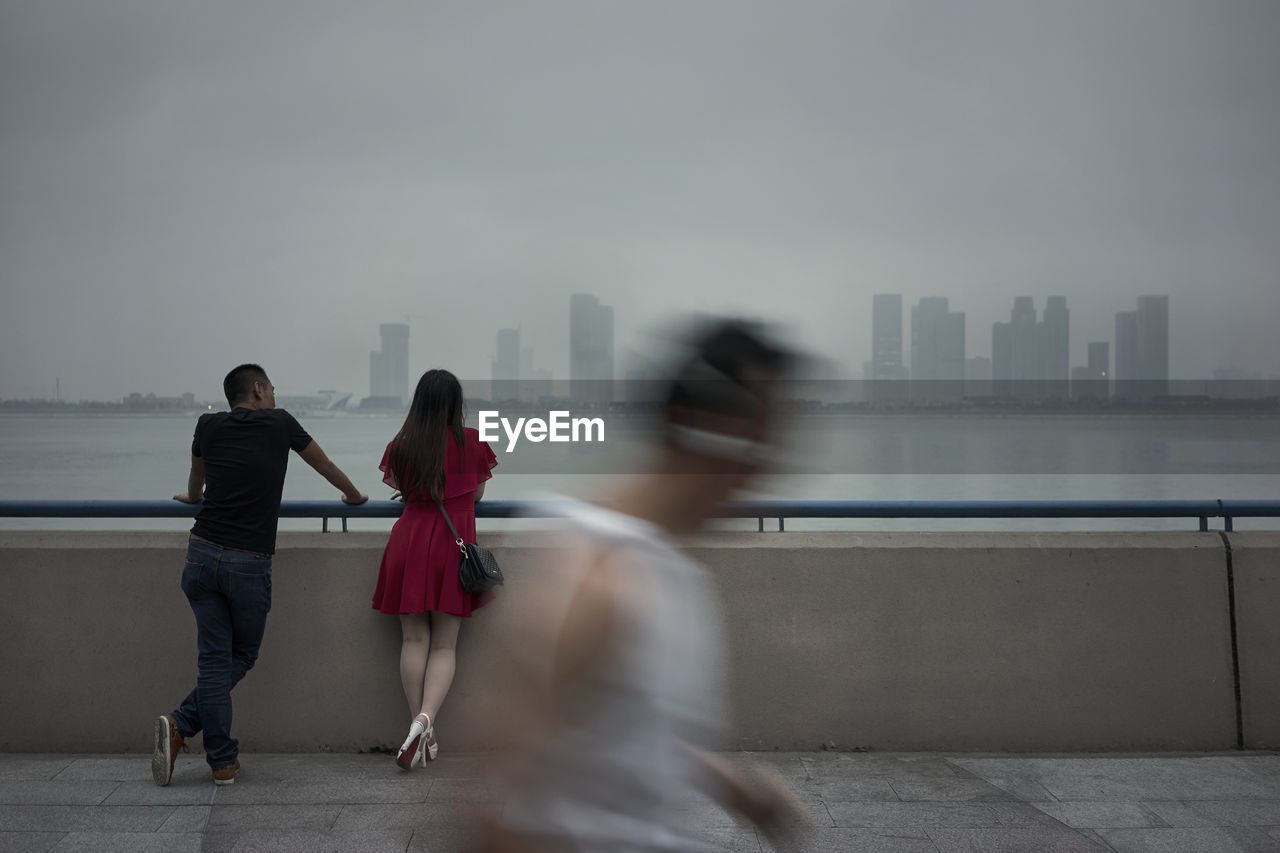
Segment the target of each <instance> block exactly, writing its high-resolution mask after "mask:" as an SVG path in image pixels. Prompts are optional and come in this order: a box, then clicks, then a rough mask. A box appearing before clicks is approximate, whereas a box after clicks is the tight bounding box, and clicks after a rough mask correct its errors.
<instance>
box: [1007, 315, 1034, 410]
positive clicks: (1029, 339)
mask: <svg viewBox="0 0 1280 853" xmlns="http://www.w3.org/2000/svg"><path fill="white" fill-rule="evenodd" d="M1009 325H1010V326H1011V330H1010V332H1011V339H1012V340H1011V348H1012V361H1013V393H1014V396H1017V397H1034V396H1036V394H1037V393H1039V388H1038V384H1039V380H1040V350H1039V347H1038V346H1037V344H1038V343H1039V337H1040V336H1039V335H1038V334H1037V329H1036V305H1035V302H1034V301H1033V300H1032V298H1031V297H1030V296H1015V297H1014V299H1013V311H1012V312H1011V315H1010V324H1009Z"/></svg>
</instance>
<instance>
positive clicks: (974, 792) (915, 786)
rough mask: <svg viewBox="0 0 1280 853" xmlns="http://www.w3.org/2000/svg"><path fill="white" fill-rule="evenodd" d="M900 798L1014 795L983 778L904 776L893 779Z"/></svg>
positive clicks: (1006, 797) (953, 799)
mask: <svg viewBox="0 0 1280 853" xmlns="http://www.w3.org/2000/svg"><path fill="white" fill-rule="evenodd" d="M889 785H890V786H892V788H893V791H894V793H896V794H897V795H898V799H900V800H902V801H903V802H911V801H917V800H921V801H929V802H967V801H970V800H1012V799H1013V797H1012V795H1010V794H1009V792H1008V791H1005V790H1004V789H1002V788H998V787H996V786H995V785H992V784H991V783H990V782H987V781H985V780H983V779H958V778H950V779H948V778H936V779H935V778H924V779H914V778H910V777H908V778H902V779H891V780H889Z"/></svg>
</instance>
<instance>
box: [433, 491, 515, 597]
mask: <svg viewBox="0 0 1280 853" xmlns="http://www.w3.org/2000/svg"><path fill="white" fill-rule="evenodd" d="M436 506H438V507H440V514H441V515H443V516H444V522H445V524H447V525H449V531H450V532H451V533H452V534H453V541H454V542H456V543H457V544H458V550H459V551H461V555H460V559H459V560H458V580H459V582H461V584H462V588H463V589H465V590H466V591H467V592H469V593H471V594H472V595H479V594H480V593H482V592H488V591H489V590H491V589H493V588H494V587H495V586H498V585H499V584H501V583H502V582H503V580H504V579H503V577H502V569H500V568H498V561H497V560H496V559H494V556H493V554H492V553H491V552H490V551H489V549H488V548H481V547H480V546H479V545H476V544H474V543H471V544H467V543H466V542H463V541H462V537H461V536H459V535H458V528H456V527H454V526H453V519H451V518H449V513H448V511H447V510H445V508H444V504H443V503H441V502H440V501H439V500H438V499H437V500H436Z"/></svg>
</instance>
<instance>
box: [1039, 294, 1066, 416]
mask: <svg viewBox="0 0 1280 853" xmlns="http://www.w3.org/2000/svg"><path fill="white" fill-rule="evenodd" d="M1070 320H1071V315H1070V312H1069V311H1068V310H1067V297H1065V296H1050V297H1049V299H1048V300H1047V301H1046V302H1045V306H1044V318H1043V319H1042V320H1041V321H1040V323H1038V324H1037V326H1036V332H1037V335H1036V338H1037V340H1036V358H1037V361H1038V364H1039V368H1038V370H1037V373H1038V374H1039V376H1038V379H1039V380H1040V381H1039V388H1038V389H1037V390H1038V393H1039V396H1041V397H1044V398H1048V399H1065V398H1066V396H1067V382H1068V380H1069V379H1070V375H1069V370H1070V365H1071V350H1070Z"/></svg>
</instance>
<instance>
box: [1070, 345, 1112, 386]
mask: <svg viewBox="0 0 1280 853" xmlns="http://www.w3.org/2000/svg"><path fill="white" fill-rule="evenodd" d="M1109 350H1110V344H1108V343H1107V342H1106V341H1093V342H1091V343H1090V344H1089V363H1088V364H1087V365H1085V366H1084V367H1073V368H1072V369H1071V396H1072V397H1074V398H1075V399H1084V398H1086V397H1087V398H1093V399H1105V398H1106V397H1107V396H1109V395H1110V391H1111V378H1110V373H1111V367H1110V364H1109V361H1110V352H1109Z"/></svg>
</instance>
